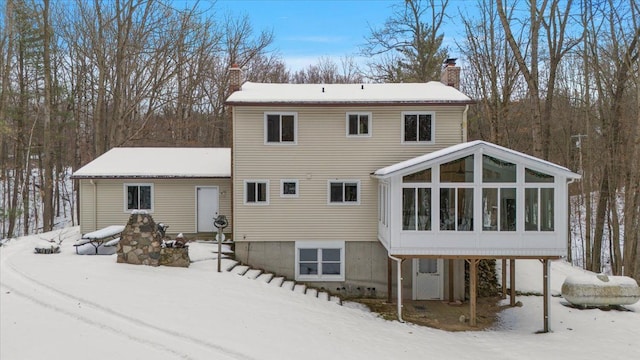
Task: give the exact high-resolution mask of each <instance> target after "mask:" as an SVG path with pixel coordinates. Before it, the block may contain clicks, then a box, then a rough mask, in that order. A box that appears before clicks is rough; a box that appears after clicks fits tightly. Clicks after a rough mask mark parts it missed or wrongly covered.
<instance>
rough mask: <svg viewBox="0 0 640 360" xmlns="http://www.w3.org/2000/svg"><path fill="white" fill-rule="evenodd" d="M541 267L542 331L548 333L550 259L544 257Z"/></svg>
mask: <svg viewBox="0 0 640 360" xmlns="http://www.w3.org/2000/svg"><path fill="white" fill-rule="evenodd" d="M542 267H543V295H544V301H543V308H544V310H543V312H544V330H543V332H545V333H548V332H549V301H550V300H551V298H550V291H549V285H550V283H551V272H550V271H549V270H550V269H551V261H549V259H544V260H543V261H542Z"/></svg>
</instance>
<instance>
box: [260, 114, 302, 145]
mask: <svg viewBox="0 0 640 360" xmlns="http://www.w3.org/2000/svg"><path fill="white" fill-rule="evenodd" d="M269 115H279V116H280V139H281V140H280V141H268V138H269V129H268V121H267V118H268V116H269ZM282 116H293V141H284V142H283V141H282ZM264 144H265V145H273V146H286V145H297V144H298V113H297V112H280V111H272V112H265V113H264Z"/></svg>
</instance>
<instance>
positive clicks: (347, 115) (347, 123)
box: [345, 112, 373, 138]
mask: <svg viewBox="0 0 640 360" xmlns="http://www.w3.org/2000/svg"><path fill="white" fill-rule="evenodd" d="M351 115H357V116H358V125H359V122H360V116H363V115H366V116H367V133H366V134H360V126H358V133H357V134H349V116H351ZM345 124H346V126H345V127H346V129H345V130H346V134H347V137H348V138H365V137H371V130H372V124H373V119H372V113H370V112H348V113H347V114H346V116H345Z"/></svg>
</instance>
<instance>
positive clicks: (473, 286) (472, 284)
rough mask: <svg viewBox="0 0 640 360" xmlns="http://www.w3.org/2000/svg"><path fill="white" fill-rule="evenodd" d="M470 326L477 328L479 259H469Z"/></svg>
mask: <svg viewBox="0 0 640 360" xmlns="http://www.w3.org/2000/svg"><path fill="white" fill-rule="evenodd" d="M468 261H469V325H471V326H476V324H477V322H476V307H477V301H478V261H479V260H478V259H469V260H468Z"/></svg>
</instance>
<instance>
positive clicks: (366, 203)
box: [233, 106, 465, 241]
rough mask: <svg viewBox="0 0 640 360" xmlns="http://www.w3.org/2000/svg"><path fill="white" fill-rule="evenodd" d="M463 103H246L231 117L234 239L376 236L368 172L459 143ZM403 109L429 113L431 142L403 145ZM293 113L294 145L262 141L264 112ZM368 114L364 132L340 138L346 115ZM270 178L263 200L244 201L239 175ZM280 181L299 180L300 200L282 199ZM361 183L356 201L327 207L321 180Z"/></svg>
mask: <svg viewBox="0 0 640 360" xmlns="http://www.w3.org/2000/svg"><path fill="white" fill-rule="evenodd" d="M464 108H465V107H464V106H433V107H417V106H406V107H405V106H385V107H363V106H357V107H291V106H282V107H258V106H255V107H251V106H236V107H234V110H233V111H234V112H233V121H234V140H233V144H234V149H233V156H234V159H233V163H234V170H233V171H234V172H233V174H234V202H235V205H234V217H235V227H234V235H235V236H234V237H235V240H236V241H296V240H325V239H326V240H329V239H332V240H335V239H339V240H345V241H375V240H376V236H377V181H376V180H374V179H371V178H370V174H371V173H372V172H373V171H375V170H376V169H378V168H382V167H385V166H388V165H391V164H394V163H396V162H399V161H403V160H406V159H409V158H412V157H415V156H418V155H422V154H425V153H427V152H431V151H434V150H437V149H441V148H444V147H447V146H450V145H453V144H457V143H460V142H461V141H462V119H463V112H464ZM405 111H429V112H435V143H434V144H403V143H402V141H401V140H402V134H401V129H402V118H401V114H402V112H405ZM265 112H297V114H298V118H297V126H298V128H297V145H265V143H264V113H265ZM347 112H371V113H372V120H371V128H370V132H371V137H358V138H354V137H347V136H346V113H347ZM250 179H254V180H258V179H260V180H269V187H270V189H269V205H266V206H255V205H245V204H243V199H244V186H243V185H244V180H250ZM280 179H298V180H299V197H298V198H281V197H280ZM329 179H334V180H335V179H347V180H359V181H360V186H361V187H360V205H330V204H328V203H327V202H328V198H327V195H328V194H327V192H328V190H327V189H328V180H329Z"/></svg>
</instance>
